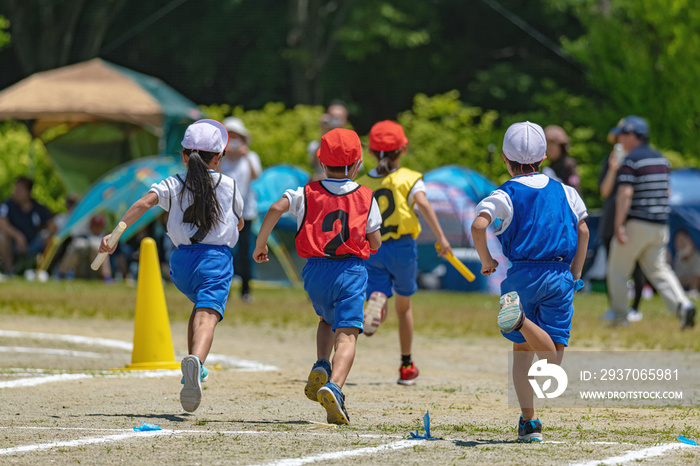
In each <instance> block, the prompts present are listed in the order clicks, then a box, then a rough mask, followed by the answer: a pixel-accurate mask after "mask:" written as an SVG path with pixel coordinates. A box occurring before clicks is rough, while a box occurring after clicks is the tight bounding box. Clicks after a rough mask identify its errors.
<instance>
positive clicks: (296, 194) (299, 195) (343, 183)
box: [284, 178, 382, 233]
mask: <svg viewBox="0 0 700 466" xmlns="http://www.w3.org/2000/svg"><path fill="white" fill-rule="evenodd" d="M321 184H322V185H323V187H324V188H326V189H327V190H328V191H330V192H332V193H333V194H345V193H349V192H350V191H352V190H353V189H357V187H358V186H360V185H359V184H357V183H355V182H354V181H352V180H350V179H348V178H345V179H342V180H338V179H335V178H326V179H325V180H321ZM284 196H285V197H286V198H287V199H288V200H289V212H291V213H292V214H293V215H296V217H297V229H299V228H300V227H301V222H302V221H303V220H304V212H305V208H306V206H305V203H304V186H300V187H298V188H297V189H288V190H286V191H285V192H284ZM381 226H382V214H381V213H380V212H379V206H378V205H377V200H376V199H374V198H372V207H370V209H369V217H368V218H367V230H366V231H367V233H372V232H373V231H376V230H379V228H380V227H381Z"/></svg>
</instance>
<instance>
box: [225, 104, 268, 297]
mask: <svg viewBox="0 0 700 466" xmlns="http://www.w3.org/2000/svg"><path fill="white" fill-rule="evenodd" d="M221 123H222V124H223V125H224V126H225V127H226V130H227V131H228V146H226V156H225V157H224V158H223V160H222V161H221V168H220V171H221V173H223V174H224V175H226V176H229V177H231V178H233V179H234V180H236V186H237V187H238V189H239V190H240V192H241V196H242V197H243V220H245V224H244V226H243V229H242V230H241V231H240V233H239V237H238V244H237V245H236V248H235V249H234V256H233V257H234V261H235V264H236V265H235V267H234V272H235V273H236V274H237V275H238V276H240V277H241V300H242V301H243V302H244V303H252V302H253V296H252V295H251V294H250V278H251V254H252V251H251V250H250V232H251V226H252V224H253V220H255V218H256V217H257V216H258V205H257V199H256V197H255V191H254V190H253V189H251V186H250V183H251V182H252V181H253V180H255V179H257V178H258V177H259V176H260V174H261V173H262V164H261V163H260V157H258V154H256V153H255V152H253V151H251V150H250V147H249V146H250V143H251V141H252V138H251V135H250V131H248V129H247V128H246V127H245V125H244V124H243V121H242V120H241V119H240V118H236V117H229V118H226V119H224V121H222V122H221Z"/></svg>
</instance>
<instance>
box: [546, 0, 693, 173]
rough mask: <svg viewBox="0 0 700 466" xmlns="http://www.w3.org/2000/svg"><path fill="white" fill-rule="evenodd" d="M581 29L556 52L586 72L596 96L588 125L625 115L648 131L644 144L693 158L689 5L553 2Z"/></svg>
mask: <svg viewBox="0 0 700 466" xmlns="http://www.w3.org/2000/svg"><path fill="white" fill-rule="evenodd" d="M550 3H555V4H558V5H560V6H561V5H562V4H565V5H568V6H570V7H571V8H572V9H573V11H574V12H575V13H576V15H577V16H578V18H579V20H580V21H581V22H582V23H583V25H584V27H585V33H584V34H583V35H581V36H580V37H579V38H577V39H573V40H567V39H564V40H563V44H564V48H565V49H566V50H568V51H569V52H570V53H571V54H572V55H574V56H575V57H577V58H578V59H579V60H580V61H582V62H583V63H585V65H586V66H587V68H588V71H587V79H588V82H589V83H590V85H591V86H592V87H593V88H594V89H595V91H597V93H598V95H599V96H600V99H599V100H600V101H601V105H600V109H599V110H600V111H599V119H598V121H597V122H596V123H594V124H595V126H596V127H597V128H598V129H599V130H601V132H602V131H606V130H607V129H608V128H610V127H611V126H613V125H614V124H615V123H616V122H617V120H618V119H619V118H621V117H623V116H625V115H629V114H638V115H640V116H643V117H645V118H647V119H648V120H649V122H650V125H651V139H652V142H654V143H655V144H656V145H658V146H659V147H663V148H668V149H673V150H676V151H680V152H683V153H685V154H692V155H690V157H692V159H693V160H694V163H695V164H697V163H698V161H699V160H700V136H698V134H699V133H698V130H699V129H700V116H699V115H698V112H697V109H698V108H700V95H699V94H698V93H697V92H695V87H696V85H697V76H699V75H700V9H698V7H697V2H696V1H694V0H606V1H600V0H576V1H573V0H571V1H562V0H554V1H551V2H550Z"/></svg>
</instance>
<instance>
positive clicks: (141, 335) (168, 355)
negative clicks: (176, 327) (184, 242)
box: [124, 238, 180, 371]
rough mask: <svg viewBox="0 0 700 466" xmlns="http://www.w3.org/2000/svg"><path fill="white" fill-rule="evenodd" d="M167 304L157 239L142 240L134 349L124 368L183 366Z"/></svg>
mask: <svg viewBox="0 0 700 466" xmlns="http://www.w3.org/2000/svg"><path fill="white" fill-rule="evenodd" d="M179 368H180V363H179V362H177V361H175V351H173V340H172V335H171V333H170V322H169V320H168V309H167V307H166V305H165V294H164V293H163V282H162V278H161V275H160V263H159V262H158V251H157V250H156V242H155V241H154V240H153V238H144V239H143V241H141V253H140V258H139V276H138V282H137V285H136V315H135V317H134V348H133V350H132V352H131V364H129V365H127V366H126V367H125V368H124V370H127V371H130V370H131V371H133V370H153V369H179Z"/></svg>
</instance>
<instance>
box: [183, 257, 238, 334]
mask: <svg viewBox="0 0 700 466" xmlns="http://www.w3.org/2000/svg"><path fill="white" fill-rule="evenodd" d="M170 278H171V280H172V281H173V283H174V284H175V286H176V287H177V289H178V290H180V291H181V292H182V293H183V294H184V295H185V296H187V298H188V299H189V300H190V301H192V302H193V303H194V308H195V310H197V309H199V308H202V307H205V308H209V309H214V310H215V311H216V312H218V313H219V314H221V318H220V319H219V320H221V319H223V318H224V310H225V309H226V301H228V293H229V289H230V288H231V280H232V279H233V258H232V257H231V250H230V249H229V248H228V246H226V245H212V244H188V245H180V246H179V247H178V248H177V249H175V250H173V253H172V255H171V256H170Z"/></svg>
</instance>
